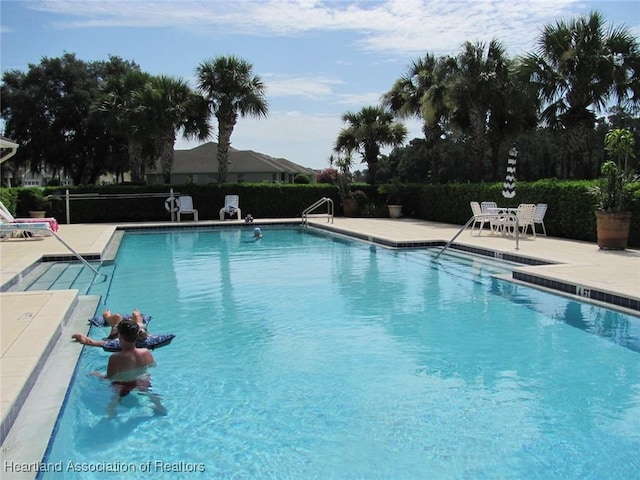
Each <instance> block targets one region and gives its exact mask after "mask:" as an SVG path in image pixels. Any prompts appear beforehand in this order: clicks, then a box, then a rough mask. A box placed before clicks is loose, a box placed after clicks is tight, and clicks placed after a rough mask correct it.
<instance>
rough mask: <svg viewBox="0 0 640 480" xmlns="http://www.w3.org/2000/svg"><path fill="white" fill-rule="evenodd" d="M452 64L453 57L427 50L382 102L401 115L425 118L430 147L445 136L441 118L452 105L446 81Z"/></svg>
mask: <svg viewBox="0 0 640 480" xmlns="http://www.w3.org/2000/svg"><path fill="white" fill-rule="evenodd" d="M450 66H451V59H450V58H449V57H441V58H436V57H435V56H434V55H433V54H430V53H427V54H426V55H425V56H424V58H418V59H416V60H414V61H412V62H411V65H410V66H409V68H408V69H407V72H406V73H405V74H404V75H403V76H402V77H400V78H399V79H398V80H396V82H395V83H394V84H393V87H392V88H391V90H390V91H389V92H387V93H385V94H384V95H383V97H382V105H383V106H385V107H387V108H389V109H390V110H391V112H393V113H394V114H395V115H397V116H398V117H400V118H410V117H417V118H420V119H421V120H422V122H423V126H422V131H423V133H424V137H425V140H426V141H427V144H428V145H430V146H433V145H434V143H435V142H437V141H438V140H439V139H440V137H441V136H442V133H443V129H442V125H441V120H442V119H443V118H444V117H445V116H446V115H447V113H448V111H449V110H450V108H451V98H450V94H449V89H448V84H447V82H446V80H447V75H448V72H449V71H450Z"/></svg>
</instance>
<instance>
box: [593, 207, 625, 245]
mask: <svg viewBox="0 0 640 480" xmlns="http://www.w3.org/2000/svg"><path fill="white" fill-rule="evenodd" d="M630 224H631V212H622V213H608V212H600V211H597V212H596V228H597V234H598V247H600V248H603V249H610V250H624V249H625V248H627V239H628V238H629V225H630Z"/></svg>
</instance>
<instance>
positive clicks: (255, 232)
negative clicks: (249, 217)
mask: <svg viewBox="0 0 640 480" xmlns="http://www.w3.org/2000/svg"><path fill="white" fill-rule="evenodd" d="M253 238H255V239H256V240H257V239H259V238H262V230H260V228H259V227H256V228H254V229H253Z"/></svg>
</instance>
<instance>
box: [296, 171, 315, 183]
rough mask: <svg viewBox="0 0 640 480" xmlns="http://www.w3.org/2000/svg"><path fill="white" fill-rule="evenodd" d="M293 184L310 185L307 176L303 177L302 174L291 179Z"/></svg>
mask: <svg viewBox="0 0 640 480" xmlns="http://www.w3.org/2000/svg"><path fill="white" fill-rule="evenodd" d="M293 183H297V184H298V185H302V184H309V183H311V179H310V178H309V175H304V174H302V173H299V174H298V175H296V177H295V178H294V179H293Z"/></svg>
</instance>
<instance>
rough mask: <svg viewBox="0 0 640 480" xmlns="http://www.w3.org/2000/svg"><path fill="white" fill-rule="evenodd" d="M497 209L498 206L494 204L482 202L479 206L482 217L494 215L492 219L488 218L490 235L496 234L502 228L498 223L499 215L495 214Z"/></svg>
mask: <svg viewBox="0 0 640 480" xmlns="http://www.w3.org/2000/svg"><path fill="white" fill-rule="evenodd" d="M497 209H498V204H497V203H496V202H482V203H481V204H480V210H482V213H483V214H484V215H489V214H495V215H494V216H493V217H490V218H489V225H490V226H491V233H497V232H499V231H500V229H501V228H502V223H501V222H500V215H498V214H496V210H497Z"/></svg>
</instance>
